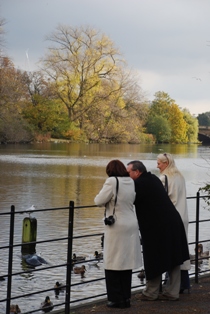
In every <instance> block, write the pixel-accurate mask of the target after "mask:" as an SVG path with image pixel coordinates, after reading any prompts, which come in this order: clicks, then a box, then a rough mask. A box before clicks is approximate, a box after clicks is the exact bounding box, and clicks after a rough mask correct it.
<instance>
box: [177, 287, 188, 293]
mask: <svg viewBox="0 0 210 314" xmlns="http://www.w3.org/2000/svg"><path fill="white" fill-rule="evenodd" d="M185 290H187V291H188V294H190V288H185V289H184V288H181V289H180V290H179V294H183V293H184V291H185Z"/></svg>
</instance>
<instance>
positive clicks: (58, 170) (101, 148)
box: [0, 143, 210, 313]
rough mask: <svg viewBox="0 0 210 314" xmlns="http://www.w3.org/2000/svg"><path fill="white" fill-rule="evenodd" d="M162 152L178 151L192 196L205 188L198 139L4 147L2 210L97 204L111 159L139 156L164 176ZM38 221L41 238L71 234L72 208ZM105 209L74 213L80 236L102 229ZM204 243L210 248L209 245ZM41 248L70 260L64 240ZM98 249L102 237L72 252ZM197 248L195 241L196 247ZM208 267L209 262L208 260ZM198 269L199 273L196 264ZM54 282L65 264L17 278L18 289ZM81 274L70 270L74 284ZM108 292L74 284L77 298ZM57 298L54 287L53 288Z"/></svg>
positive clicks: (0, 253) (0, 149)
mask: <svg viewBox="0 0 210 314" xmlns="http://www.w3.org/2000/svg"><path fill="white" fill-rule="evenodd" d="M161 152H169V153H172V154H173V155H174V158H175V160H176V164H177V166H178V168H179V169H180V171H181V172H182V173H183V175H184V177H185V179H186V185H187V195H188V196H195V195H196V192H197V191H198V189H199V187H200V186H203V185H204V184H205V183H206V182H207V181H209V174H210V171H209V168H210V165H209V157H210V154H209V153H210V148H209V147H208V146H198V145H128V144H121V145H105V144H90V145H86V144H67V143H63V144H62V143H46V144H33V145H8V146H3V145H1V146H0V182H1V184H0V212H7V211H9V210H10V207H11V205H15V208H16V211H23V210H25V209H27V208H29V207H30V206H31V205H32V204H33V205H35V206H36V207H37V208H38V209H39V208H40V209H43V208H57V207H67V206H68V204H69V201H70V200H73V201H74V202H75V206H79V205H93V204H94V202H93V199H94V197H95V195H96V194H97V193H98V192H99V190H100V189H101V187H102V185H103V183H104V181H105V179H106V173H105V167H106V165H107V163H108V162H109V161H110V160H111V159H120V160H121V161H122V162H123V163H124V164H125V165H126V164H127V163H128V162H129V161H130V160H133V159H140V160H142V161H143V162H144V164H145V165H146V167H147V170H149V171H152V172H153V173H155V174H156V175H159V170H158V169H157V168H156V158H157V155H158V154H159V153H161ZM151 193H152V192H151ZM188 207H189V216H190V220H194V219H195V200H189V201H188ZM25 216H27V215H25V214H23V215H20V214H17V215H16V217H15V243H16V244H17V243H21V240H22V222H23V219H24V217H25ZM34 216H35V217H36V219H37V223H38V227H37V233H38V234H37V240H38V241H39V240H44V239H49V238H58V237H65V236H67V217H68V212H67V211H66V210H62V211H53V212H42V213H34ZM201 217H202V218H204V219H209V218H210V212H209V211H208V208H206V206H205V204H203V203H202V207H201ZM102 219H103V209H98V208H88V209H80V210H76V211H75V221H74V235H81V234H90V233H97V232H103V221H102ZM194 234H195V233H194V226H193V225H190V227H189V242H192V241H194V239H195V238H194ZM200 237H201V239H208V238H210V236H209V224H208V223H204V224H203V225H202V228H201V230H200ZM8 239H9V217H8V216H6V215H5V216H0V246H5V245H7V244H8ZM204 246H205V249H210V245H209V244H208V243H206V244H204ZM36 250H37V253H40V252H41V255H42V256H43V257H44V258H45V259H46V260H47V261H48V262H49V263H50V264H51V265H56V264H62V263H65V262H66V241H61V242H60V243H59V244H58V243H57V242H56V244H55V243H53V242H52V243H48V244H38V245H37V247H36ZM95 250H98V251H100V250H101V246H100V237H93V238H87V239H82V240H81V239H80V240H79V239H78V240H75V242H74V247H73V251H74V252H75V253H76V254H77V255H81V254H82V255H86V256H87V257H88V256H89V255H91V254H93V253H94V251H95ZM190 251H191V253H193V247H190ZM13 258H14V265H13V272H20V271H22V270H26V269H27V266H26V265H25V264H24V263H23V262H22V259H21V252H20V247H17V248H16V249H15V252H14V257H13ZM7 262H8V251H7V250H6V249H3V250H0V263H1V264H0V265H1V268H0V275H1V274H5V273H7ZM203 267H204V268H205V267H208V263H207V264H205V265H204V266H203ZM192 271H194V269H193V267H192ZM103 275H104V272H103V263H100V264H99V266H98V267H95V266H88V270H87V272H86V278H84V279H83V281H84V282H85V281H87V280H90V279H94V278H98V277H103ZM56 281H60V282H65V268H64V269H61V268H58V269H56V268H55V269H52V270H49V271H47V270H46V271H45V272H44V274H43V272H33V273H29V274H24V275H19V276H17V277H14V279H13V282H12V289H13V295H19V294H22V293H24V294H25V293H28V292H29V291H30V292H32V291H34V292H35V291H38V290H40V289H50V288H52V287H53V286H54V284H55V282H56ZM80 281H81V279H80V277H78V275H75V274H73V275H72V283H76V282H80ZM136 284H139V280H138V278H137V275H136V274H134V275H133V285H136ZM6 287H7V280H6V281H3V282H0V298H1V299H3V298H4V297H6ZM103 292H105V287H104V282H97V283H92V284H91V283H87V284H85V285H79V286H75V287H74V288H73V290H72V292H71V293H72V298H73V299H77V298H82V297H85V296H91V295H94V294H99V293H103ZM48 294H49V295H50V297H51V300H52V302H53V303H54V304H56V303H60V302H61V300H62V299H63V300H64V296H62V295H61V296H60V299H59V300H56V299H55V297H54V294H53V292H49V293H48ZM45 296H46V294H41V295H38V296H36V297H29V298H28V299H25V300H23V299H21V300H17V303H18V304H19V306H20V307H21V310H22V312H26V311H29V310H33V309H36V308H38V307H39V305H40V303H41V302H42V301H43V300H44V298H45ZM0 313H5V304H3V303H0Z"/></svg>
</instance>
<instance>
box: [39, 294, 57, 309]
mask: <svg viewBox="0 0 210 314" xmlns="http://www.w3.org/2000/svg"><path fill="white" fill-rule="evenodd" d="M53 308H54V306H53V303H52V302H51V301H50V297H48V296H47V297H46V298H45V300H44V302H42V303H41V306H40V309H41V310H42V311H43V312H45V313H48V312H50V311H52V309H53Z"/></svg>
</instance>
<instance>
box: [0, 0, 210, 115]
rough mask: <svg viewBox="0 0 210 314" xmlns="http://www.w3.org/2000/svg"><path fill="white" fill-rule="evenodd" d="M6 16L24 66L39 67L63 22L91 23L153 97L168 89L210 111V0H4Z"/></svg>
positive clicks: (193, 109)
mask: <svg viewBox="0 0 210 314" xmlns="http://www.w3.org/2000/svg"><path fill="white" fill-rule="evenodd" d="M0 17H1V18H4V19H6V22H7V23H6V25H5V31H6V38H5V39H6V41H7V44H6V48H7V50H6V52H7V55H8V56H9V57H10V58H12V60H13V62H14V64H15V66H17V67H19V68H21V69H23V70H36V69H38V68H37V66H36V63H37V62H38V60H39V59H40V58H41V57H42V56H43V55H44V53H45V52H46V47H47V44H48V43H47V42H46V41H45V37H46V36H47V35H49V34H50V33H51V32H53V31H54V30H55V29H56V27H57V26H58V25H59V24H64V25H71V26H81V25H85V26H86V25H89V26H91V27H93V28H95V29H98V30H100V31H101V32H102V33H105V34H106V35H107V36H109V37H110V39H112V41H113V42H114V43H115V45H116V46H117V47H118V48H119V49H120V51H121V52H122V54H123V56H124V59H125V60H126V61H127V63H128V66H129V67H130V68H131V69H133V70H134V71H136V72H137V73H138V74H139V76H140V86H141V87H142V89H143V91H145V93H146V95H147V99H148V100H153V99H154V94H155V93H156V92H157V91H164V92H166V93H168V94H169V96H170V97H171V98H172V99H174V100H175V101H176V103H177V104H178V105H179V106H180V107H181V108H182V109H183V108H187V109H188V110H189V111H190V113H191V114H195V115H197V114H199V113H203V112H206V111H210V0H33V1H32V0H0ZM27 56H28V58H27Z"/></svg>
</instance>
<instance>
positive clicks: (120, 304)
mask: <svg viewBox="0 0 210 314" xmlns="http://www.w3.org/2000/svg"><path fill="white" fill-rule="evenodd" d="M130 306H131V305H130V300H129V299H128V300H125V301H122V302H112V301H108V302H107V307H111V308H119V309H124V308H128V307H130Z"/></svg>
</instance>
